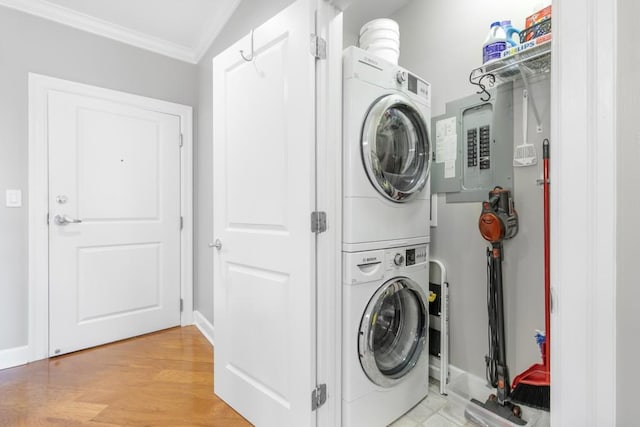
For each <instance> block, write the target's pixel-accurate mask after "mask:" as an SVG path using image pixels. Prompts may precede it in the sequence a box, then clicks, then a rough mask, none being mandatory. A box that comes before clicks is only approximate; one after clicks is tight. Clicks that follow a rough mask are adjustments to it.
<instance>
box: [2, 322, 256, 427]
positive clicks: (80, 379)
mask: <svg viewBox="0 0 640 427" xmlns="http://www.w3.org/2000/svg"><path fill="white" fill-rule="evenodd" d="M250 425H251V424H250V423H249V422H247V421H246V420H245V419H244V418H242V417H241V416H240V415H238V413H236V412H235V411H234V410H233V409H231V407H229V406H228V405H226V404H225V403H224V402H223V401H221V400H220V399H218V398H217V397H216V396H215V395H214V394H213V349H212V348H211V345H210V344H209V342H208V341H207V340H206V339H205V338H204V337H203V336H202V334H201V333H200V332H199V331H198V329H197V328H196V327H194V326H189V327H185V328H172V329H167V330H165V331H160V332H156V333H153V334H149V335H144V336H141V337H137V338H132V339H129V340H125V341H120V342H117V343H113V344H108V345H105V346H101V347H96V348H93V349H89V350H84V351H80V352H77V353H72V354H69V355H65V356H59V357H55V358H52V359H48V360H41V361H39V362H34V363H30V364H28V365H25V366H20V367H16V368H11V369H5V370H0V426H3V427H4V426H7V427H14V426H16V427H17V426H20V427H22V426H24V427H36V426H64V427H67V426H68V427H75V426H93V427H108V426H110V427H115V426H149V427H151V426H171V427H179V426H184V427H186V426H224V427H227V426H229V427H240V426H250Z"/></svg>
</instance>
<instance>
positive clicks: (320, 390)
mask: <svg viewBox="0 0 640 427" xmlns="http://www.w3.org/2000/svg"><path fill="white" fill-rule="evenodd" d="M326 401H327V385H326V384H320V385H319V386H317V387H316V388H314V389H313V391H312V392H311V410H312V411H315V410H316V409H318V408H319V407H321V406H322V405H324V403H325V402H326Z"/></svg>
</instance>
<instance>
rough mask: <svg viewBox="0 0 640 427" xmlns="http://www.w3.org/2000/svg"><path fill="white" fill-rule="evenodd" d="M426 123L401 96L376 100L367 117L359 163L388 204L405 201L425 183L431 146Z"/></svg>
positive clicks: (408, 101) (418, 112) (429, 162)
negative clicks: (361, 163) (361, 162)
mask: <svg viewBox="0 0 640 427" xmlns="http://www.w3.org/2000/svg"><path fill="white" fill-rule="evenodd" d="M426 119H428V118H425V117H424V116H423V115H422V113H421V112H420V110H419V109H418V108H417V107H416V106H415V105H414V104H413V102H411V101H410V100H409V99H408V98H406V97H404V96H401V95H386V96H383V97H381V98H379V99H378V100H377V101H376V102H375V103H374V104H373V105H372V106H371V108H370V109H369V112H368V113H367V117H366V119H365V122H364V126H363V128H362V139H361V142H362V160H363V162H364V167H365V170H366V172H367V175H368V176H369V180H370V181H371V183H372V184H373V186H374V187H375V188H376V190H378V192H380V194H382V195H383V196H384V197H386V198H387V199H389V200H391V201H394V202H405V201H408V200H410V199H411V198H412V197H413V196H415V195H417V194H418V193H419V192H420V191H421V190H422V189H423V188H424V186H425V184H426V183H427V178H428V176H429V167H430V165H431V157H430V153H431V145H430V142H429V132H428V130H427V122H426Z"/></svg>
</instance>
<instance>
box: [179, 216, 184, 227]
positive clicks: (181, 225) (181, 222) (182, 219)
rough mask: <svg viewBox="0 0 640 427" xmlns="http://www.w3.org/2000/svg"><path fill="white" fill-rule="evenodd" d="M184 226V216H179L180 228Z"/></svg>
mask: <svg viewBox="0 0 640 427" xmlns="http://www.w3.org/2000/svg"><path fill="white" fill-rule="evenodd" d="M183 228H184V217H180V230H182V229H183Z"/></svg>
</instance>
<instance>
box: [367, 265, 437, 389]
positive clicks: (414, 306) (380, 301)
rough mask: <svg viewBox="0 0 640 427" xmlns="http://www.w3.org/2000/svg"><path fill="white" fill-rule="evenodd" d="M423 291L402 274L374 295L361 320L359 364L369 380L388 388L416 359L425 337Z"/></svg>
mask: <svg viewBox="0 0 640 427" xmlns="http://www.w3.org/2000/svg"><path fill="white" fill-rule="evenodd" d="M428 319H429V317H428V311H427V307H426V304H425V296H424V292H423V291H422V290H421V289H420V287H419V286H418V285H417V284H416V283H415V282H413V281H412V280H410V279H408V278H406V277H401V278H395V279H393V280H391V281H389V282H387V283H385V284H384V285H383V286H382V287H381V288H380V289H378V291H377V292H376V294H375V295H374V296H373V298H372V299H371V301H370V302H369V305H368V306H367V309H366V311H365V313H364V316H363V318H362V321H361V323H360V333H359V342H358V353H359V355H360V364H361V365H362V368H363V369H364V371H365V373H366V374H367V376H368V377H369V379H370V380H371V381H373V382H374V383H376V384H377V385H379V386H381V387H391V386H393V385H394V384H396V383H398V382H399V381H402V379H403V377H404V376H405V375H407V373H409V371H411V369H413V367H414V366H415V365H416V363H417V362H418V359H419V358H420V356H421V354H422V352H423V350H424V347H425V341H426V339H427V331H428V322H429V320H428Z"/></svg>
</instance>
